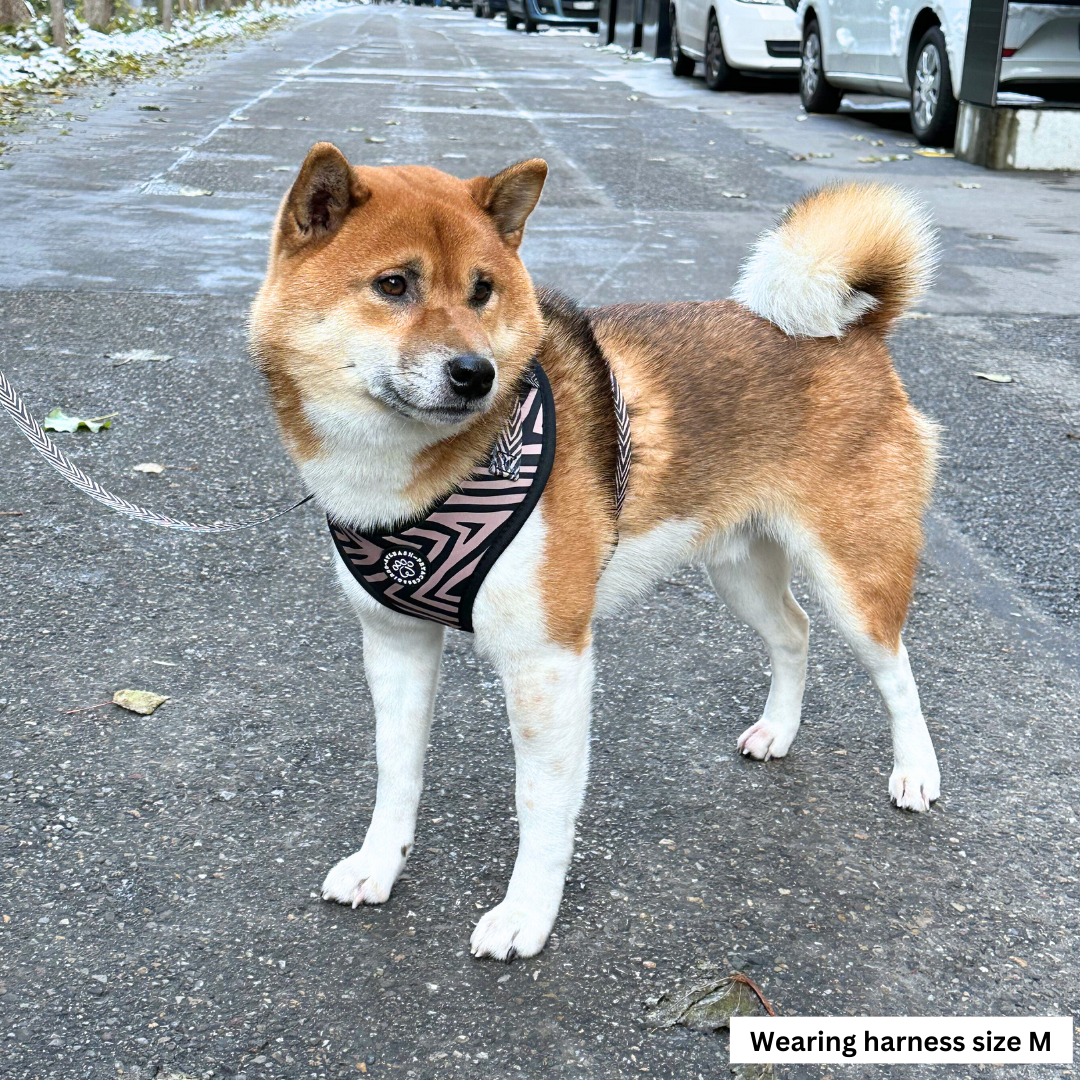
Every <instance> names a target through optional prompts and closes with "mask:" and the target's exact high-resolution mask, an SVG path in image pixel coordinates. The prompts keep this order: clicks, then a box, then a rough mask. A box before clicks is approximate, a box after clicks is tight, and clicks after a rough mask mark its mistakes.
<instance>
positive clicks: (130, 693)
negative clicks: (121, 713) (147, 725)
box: [113, 690, 169, 716]
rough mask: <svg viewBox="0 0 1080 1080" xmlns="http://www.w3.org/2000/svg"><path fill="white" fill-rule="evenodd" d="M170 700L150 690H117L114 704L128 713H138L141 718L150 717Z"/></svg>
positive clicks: (114, 695)
mask: <svg viewBox="0 0 1080 1080" xmlns="http://www.w3.org/2000/svg"><path fill="white" fill-rule="evenodd" d="M168 700H169V699H168V698H167V697H162V696H161V694H155V693H153V692H152V691H150V690H117V691H116V693H115V694H113V704H114V705H119V706H120V708H121V709H127V711H128V712H133V713H138V714H139V715H140V716H149V715H150V714H151V713H152V712H153V711H154V710H155V709H157V708H158V707H159V706H161V705H164V704H165V702H166V701H168Z"/></svg>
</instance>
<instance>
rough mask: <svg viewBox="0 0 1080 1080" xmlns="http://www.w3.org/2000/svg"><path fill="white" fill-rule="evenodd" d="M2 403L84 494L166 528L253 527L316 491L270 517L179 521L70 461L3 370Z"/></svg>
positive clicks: (208, 530) (212, 529)
mask: <svg viewBox="0 0 1080 1080" xmlns="http://www.w3.org/2000/svg"><path fill="white" fill-rule="evenodd" d="M0 405H3V406H4V408H5V409H7V411H8V412H9V413H10V414H11V418H12V419H13V420H14V421H15V423H16V424H17V425H18V427H19V430H20V431H21V432H22V433H23V434H24V435H25V436H26V437H27V438H28V439H29V440H30V442H31V443H32V444H33V446H34V449H35V450H37V451H38V453H40V454H41V456H42V457H43V458H44V459H45V460H46V461H47V462H48V463H49V464H50V465H51V466H52V467H53V468H54V469H55V470H56V471H57V472H58V473H59V474H60V475H61V476H62V477H63V478H64V479H65V480H66V481H67V482H68V483H69V484H72V485H73V486H74V487H77V488H78V489H79V490H80V491H81V492H83V494H84V495H89V496H90V498H91V499H97V501H98V502H99V503H104V504H105V505H106V506H107V507H108V508H109V509H110V510H115V511H116V512H117V513H118V514H126V515H127V516H128V517H133V518H138V519H139V521H145V522H146V523H147V524H149V525H159V526H160V527H161V528H163V529H181V530H183V531H184V532H195V533H218V532H235V531H236V530H237V529H250V528H252V527H253V526H255V525H263V524H265V523H266V522H267V521H273V520H274V518H279V517H281V516H282V515H283V514H288V513H289V512H290V511H292V510H295V509H296V508H297V507H298V506H303V505H304V503H306V502H309V501H310V500H311V499H313V498H314V497H315V496H314V495H308V496H307V497H306V498H303V499H301V500H300V501H299V502H295V503H293V504H292V506H287V507H285V509H284V510H277V511H275V512H274V513H273V514H268V515H267V516H266V517H261V518H256V519H255V520H254V521H215V522H214V523H213V524H210V525H202V524H199V523H197V522H194V521H177V520H176V519H175V518H171V517H166V516H165V515H164V514H156V513H154V511H153V510H147V509H146V507H144V506H136V505H135V503H132V502H128V501H127V499H121V498H120V496H119V495H114V494H113V493H112V492H111V491H106V490H105V489H104V488H103V487H102V486H101V485H100V484H99V483H98V482H97V481H96V480H91V479H90V477H89V476H87V475H86V473H84V472H83V471H82V469H80V468H79V467H78V465H75V464H74V463H73V462H71V461H69V460H68V459H67V458H66V457H65V456H64V454H63V453H62V452H61V451H60V450H59V449H58V448H57V447H56V444H55V443H54V442H53V441H52V439H50V438H49V436H48V435H46V434H45V430H44V428H42V426H41V425H40V424H39V423H38V422H37V421H36V420H35V419H34V418H33V417H32V416H31V415H30V413H29V411H28V410H27V408H26V406H25V405H24V404H23V403H22V401H21V399H20V398H19V395H18V394H16V393H15V390H14V388H13V387H12V385H11V383H9V382H8V381H7V378H6V377H5V375H4V373H3V371H0Z"/></svg>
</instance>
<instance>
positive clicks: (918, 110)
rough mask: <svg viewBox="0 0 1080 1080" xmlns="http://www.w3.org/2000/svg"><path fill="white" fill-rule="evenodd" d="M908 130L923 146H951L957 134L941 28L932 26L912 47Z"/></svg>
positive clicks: (950, 81) (947, 54) (950, 79)
mask: <svg viewBox="0 0 1080 1080" xmlns="http://www.w3.org/2000/svg"><path fill="white" fill-rule="evenodd" d="M911 130H912V131H913V132H914V133H915V138H916V139H918V140H919V142H921V143H922V144H923V146H952V144H953V139H954V138H955V137H956V98H955V97H953V92H952V78H951V77H950V73H949V53H948V51H947V50H946V48H945V35H944V34H943V33H942V32H941V28H940V27H937V26H931V27H930V29H929V30H927V31H926V33H925V34H923V36H922V40H921V41H920V42H919V45H918V47H917V48H916V50H915V63H914V64H913V65H912V69H911Z"/></svg>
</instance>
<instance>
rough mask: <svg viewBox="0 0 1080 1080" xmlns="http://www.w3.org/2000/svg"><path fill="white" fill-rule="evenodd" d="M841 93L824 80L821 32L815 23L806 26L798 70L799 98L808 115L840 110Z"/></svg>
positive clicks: (811, 22) (811, 21)
mask: <svg viewBox="0 0 1080 1080" xmlns="http://www.w3.org/2000/svg"><path fill="white" fill-rule="evenodd" d="M841 96H842V95H841V93H840V91H839V90H837V89H836V87H835V86H830V85H829V83H828V82H827V81H826V79H825V58H824V56H822V53H821V30H820V29H818V24H817V21H816V20H814V19H811V20H810V22H808V23H807V24H806V30H805V31H804V32H803V41H802V64H801V66H800V68H799V98H800V100H801V101H802V107H803V108H804V109H805V110H806V111H807V112H808V113H834V112H836V110H837V109H839V108H840V98H841Z"/></svg>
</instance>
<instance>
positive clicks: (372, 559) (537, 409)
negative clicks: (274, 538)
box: [327, 361, 630, 632]
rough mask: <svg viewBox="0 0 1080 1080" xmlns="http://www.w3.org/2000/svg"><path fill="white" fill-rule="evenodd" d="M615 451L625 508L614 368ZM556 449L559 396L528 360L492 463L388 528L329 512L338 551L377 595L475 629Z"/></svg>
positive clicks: (626, 441) (626, 431)
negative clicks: (477, 608) (495, 573)
mask: <svg viewBox="0 0 1080 1080" xmlns="http://www.w3.org/2000/svg"><path fill="white" fill-rule="evenodd" d="M611 390H612V399H613V401H614V404H615V415H616V421H617V429H618V441H619V452H618V462H617V467H616V472H615V501H616V508H617V511H618V512H621V511H622V506H623V501H624V500H625V498H626V487H627V482H628V480H629V476H630V423H629V417H628V415H627V409H626V402H625V400H624V399H623V396H622V391H621V390H620V389H619V384H618V382H617V381H616V379H615V375H614V373H612V375H611ZM554 459H555V402H554V399H553V398H552V394H551V386H550V384H549V383H548V379H547V376H546V375H545V374H544V369H543V368H542V367H541V366H540V364H539V363H537V362H535V361H534V362H533V364H532V366H531V368H530V369H529V372H528V373H527V375H526V377H525V379H524V380H523V383H522V390H521V395H520V397H519V399H518V408H517V409H516V410H515V412H514V414H513V416H512V418H511V419H510V421H509V422H508V423H507V425H506V427H505V428H504V429H503V430H502V431H501V432H500V434H499V437H498V439H497V440H496V441H495V445H494V447H493V448H492V451H491V454H490V457H489V460H488V463H487V464H486V465H484V466H478V467H477V468H476V469H474V470H473V472H472V473H471V474H470V475H469V477H468V478H467V479H465V480H464V481H462V483H461V484H460V485H459V486H458V487H457V488H456V489H455V490H454V491H452V492H450V494H449V495H446V496H445V497H444V498H442V499H440V500H439V502H437V503H436V504H435V506H434V507H433V508H432V509H431V510H430V511H429V512H428V513H427V514H426V515H425V516H424V517H423V518H421V519H419V520H418V521H414V522H411V523H410V524H407V525H403V526H401V527H400V528H399V529H396V530H395V531H393V532H390V533H378V532H362V531H359V530H356V529H350V528H348V527H346V526H344V525H341V524H340V523H338V522H335V521H334V520H333V519H332V518H329V517H328V518H327V521H328V523H329V526H330V534H331V536H333V538H334V544H335V546H336V547H337V551H338V555H339V556H340V557H341V559H342V561H343V562H344V563H345V566H346V567H347V568H348V570H349V572H350V573H351V574H352V576H353V577H354V578H355V579H356V580H357V582H359V584H360V585H361V586H363V588H364V589H365V590H366V591H367V592H368V593H369V594H370V595H371V596H372V597H373V598H374V599H376V600H378V601H379V603H381V604H383V605H384V606H386V607H388V608H391V609H393V610H394V611H399V612H401V613H402V614H404V615H412V616H414V617H415V618H419V619H428V620H430V621H433V622H438V623H442V624H443V625H444V626H451V627H454V628H455V629H458V630H466V631H469V632H471V631H472V628H473V626H472V608H473V602H474V601H475V599H476V594H477V593H478V592H479V591H480V586H481V585H482V584H483V583H484V578H485V577H487V574H488V571H489V570H490V569H491V568H492V566H494V565H495V562H496V560H497V559H498V558H499V556H500V555H501V554H502V553H503V551H505V550H506V547H507V545H508V544H509V543H510V541H511V540H513V538H514V537H515V536H516V535H517V534H518V532H519V531H520V530H521V527H522V526H523V525H524V524H525V522H526V521H527V520H528V517H529V515H530V514H531V513H532V511H533V508H534V507H535V506H536V504H537V502H538V501H539V499H540V496H541V494H542V493H543V490H544V485H545V484H546V483H547V478H548V476H549V475H550V473H551V465H552V462H553V461H554Z"/></svg>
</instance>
